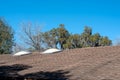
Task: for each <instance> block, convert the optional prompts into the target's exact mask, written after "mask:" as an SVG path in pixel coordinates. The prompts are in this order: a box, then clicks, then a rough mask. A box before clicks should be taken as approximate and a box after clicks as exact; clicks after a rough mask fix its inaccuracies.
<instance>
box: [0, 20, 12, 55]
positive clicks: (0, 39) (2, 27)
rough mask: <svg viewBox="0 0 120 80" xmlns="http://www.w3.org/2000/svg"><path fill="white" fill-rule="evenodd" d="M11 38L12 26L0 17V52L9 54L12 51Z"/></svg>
mask: <svg viewBox="0 0 120 80" xmlns="http://www.w3.org/2000/svg"><path fill="white" fill-rule="evenodd" d="M13 38H14V34H13V30H12V28H11V27H10V26H9V25H8V24H6V23H5V22H4V21H3V20H2V19H0V54H10V53H11V52H12V46H13V44H14V42H13Z"/></svg>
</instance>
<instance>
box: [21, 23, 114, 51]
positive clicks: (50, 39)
mask: <svg viewBox="0 0 120 80" xmlns="http://www.w3.org/2000/svg"><path fill="white" fill-rule="evenodd" d="M33 28H34V30H33ZM23 33H24V36H25V39H24V38H22V39H24V42H25V43H26V44H28V45H30V46H31V47H33V48H34V49H35V50H41V49H43V48H44V49H47V48H60V49H62V50H64V49H74V48H82V47H98V46H110V45H111V44H112V41H111V40H109V38H108V37H107V36H101V35H100V34H99V33H94V34H93V33H92V28H91V27H88V26H85V27H84V30H83V32H82V33H81V34H70V33H69V31H68V30H67V29H66V28H65V25H64V24H60V25H59V27H57V28H53V29H51V30H49V31H46V32H40V31H38V28H35V27H31V25H29V26H28V25H27V26H25V27H23Z"/></svg>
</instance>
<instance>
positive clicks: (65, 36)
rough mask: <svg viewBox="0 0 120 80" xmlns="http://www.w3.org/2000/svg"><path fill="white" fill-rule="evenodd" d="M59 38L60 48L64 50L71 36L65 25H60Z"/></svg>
mask: <svg viewBox="0 0 120 80" xmlns="http://www.w3.org/2000/svg"><path fill="white" fill-rule="evenodd" d="M57 36H58V43H59V44H60V48H61V49H64V45H65V44H66V41H67V39H68V38H69V36H70V34H69V32H68V30H66V29H65V27H64V24H60V25H59V27H58V28H57Z"/></svg>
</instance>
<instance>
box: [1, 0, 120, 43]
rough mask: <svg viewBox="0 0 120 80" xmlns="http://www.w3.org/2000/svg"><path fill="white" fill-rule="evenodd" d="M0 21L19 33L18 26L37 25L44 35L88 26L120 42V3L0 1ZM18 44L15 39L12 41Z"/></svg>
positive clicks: (99, 0) (107, 0) (115, 0)
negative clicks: (55, 30)
mask: <svg viewBox="0 0 120 80" xmlns="http://www.w3.org/2000/svg"><path fill="white" fill-rule="evenodd" d="M0 17H1V18H4V19H5V21H6V22H7V23H8V24H9V25H10V26H11V27H12V28H13V29H14V31H15V33H17V32H18V31H19V28H20V23H24V22H31V23H33V24H34V23H39V24H40V25H41V26H42V30H43V31H48V30H50V29H52V28H56V27H58V26H59V24H65V28H66V29H67V30H68V31H69V32H70V33H73V34H74V33H78V34H80V33H82V32H83V29H84V26H89V27H91V28H92V30H93V34H94V33H97V32H98V33H100V34H101V35H102V36H108V37H109V38H110V39H111V40H112V41H113V44H115V41H116V39H120V0H0ZM15 38H16V40H17V36H16V37H15Z"/></svg>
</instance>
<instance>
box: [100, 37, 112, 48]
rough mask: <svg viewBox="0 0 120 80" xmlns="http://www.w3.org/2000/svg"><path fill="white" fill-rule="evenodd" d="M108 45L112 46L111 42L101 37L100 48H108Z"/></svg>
mask: <svg viewBox="0 0 120 80" xmlns="http://www.w3.org/2000/svg"><path fill="white" fill-rule="evenodd" d="M110 45H112V41H111V40H109V38H108V37H107V36H105V37H101V39H100V46H110Z"/></svg>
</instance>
